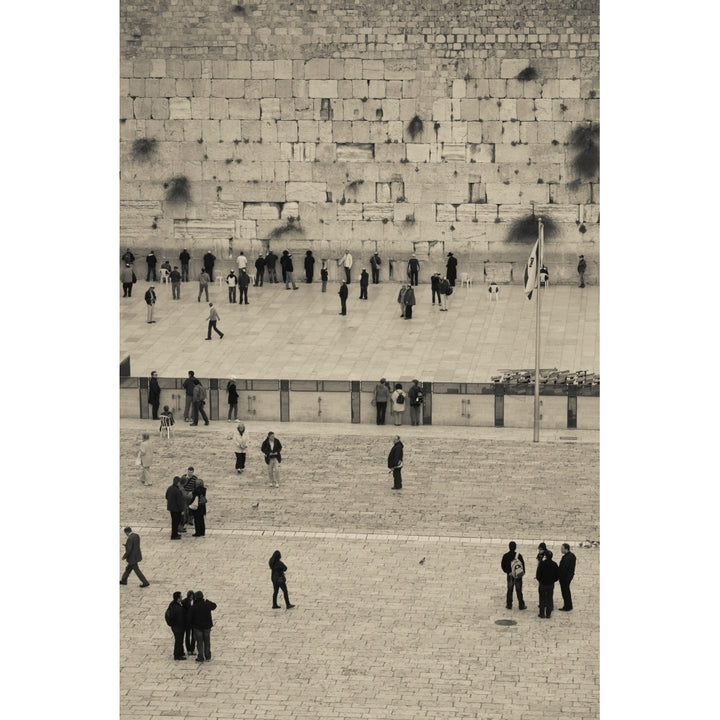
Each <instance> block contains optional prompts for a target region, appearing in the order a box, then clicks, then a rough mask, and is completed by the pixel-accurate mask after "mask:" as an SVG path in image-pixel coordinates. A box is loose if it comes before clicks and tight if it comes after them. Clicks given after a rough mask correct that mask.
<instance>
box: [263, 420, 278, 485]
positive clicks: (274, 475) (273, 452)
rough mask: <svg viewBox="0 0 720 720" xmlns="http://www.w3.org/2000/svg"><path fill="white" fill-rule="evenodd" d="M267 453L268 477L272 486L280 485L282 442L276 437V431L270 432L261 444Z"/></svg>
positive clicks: (265, 453)
mask: <svg viewBox="0 0 720 720" xmlns="http://www.w3.org/2000/svg"><path fill="white" fill-rule="evenodd" d="M260 450H262V452H263V454H264V455H265V463H266V464H267V466H268V477H269V478H270V487H275V488H278V487H280V463H281V462H282V455H281V454H280V451H281V450H282V443H281V442H280V441H279V440H278V439H277V438H276V437H275V433H274V432H269V433H268V434H267V437H266V438H265V439H264V440H263V443H262V445H261V446H260Z"/></svg>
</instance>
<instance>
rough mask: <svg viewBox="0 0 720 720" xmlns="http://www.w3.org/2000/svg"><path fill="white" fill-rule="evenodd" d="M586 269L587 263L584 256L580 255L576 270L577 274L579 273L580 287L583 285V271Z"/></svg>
mask: <svg viewBox="0 0 720 720" xmlns="http://www.w3.org/2000/svg"><path fill="white" fill-rule="evenodd" d="M586 270H587V263H586V262H585V256H584V255H581V256H580V261H579V262H578V266H577V271H578V275H580V287H581V288H583V287H585V271H586Z"/></svg>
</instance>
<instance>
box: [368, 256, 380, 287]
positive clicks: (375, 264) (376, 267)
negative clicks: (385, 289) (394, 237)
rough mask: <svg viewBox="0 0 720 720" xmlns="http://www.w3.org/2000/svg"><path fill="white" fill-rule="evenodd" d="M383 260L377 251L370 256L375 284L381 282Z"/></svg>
mask: <svg viewBox="0 0 720 720" xmlns="http://www.w3.org/2000/svg"><path fill="white" fill-rule="evenodd" d="M381 264H382V260H380V256H379V255H378V254H377V253H374V254H373V256H372V257H371V258H370V272H372V282H373V285H377V284H378V283H379V282H380V265H381Z"/></svg>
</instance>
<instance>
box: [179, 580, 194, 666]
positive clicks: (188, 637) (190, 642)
mask: <svg viewBox="0 0 720 720" xmlns="http://www.w3.org/2000/svg"><path fill="white" fill-rule="evenodd" d="M194 600H195V593H194V592H193V591H192V590H188V591H187V595H186V596H185V599H184V600H183V601H182V606H183V610H184V612H185V650H186V651H187V654H188V655H194V654H195V635H193V630H192V617H191V613H192V604H193V601H194Z"/></svg>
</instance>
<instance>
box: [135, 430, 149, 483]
mask: <svg viewBox="0 0 720 720" xmlns="http://www.w3.org/2000/svg"><path fill="white" fill-rule="evenodd" d="M138 460H139V461H140V482H141V483H142V484H143V485H152V478H151V477H150V467H151V466H152V461H153V446H152V442H151V441H150V433H143V434H142V440H141V441H140V449H139V450H138Z"/></svg>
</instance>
